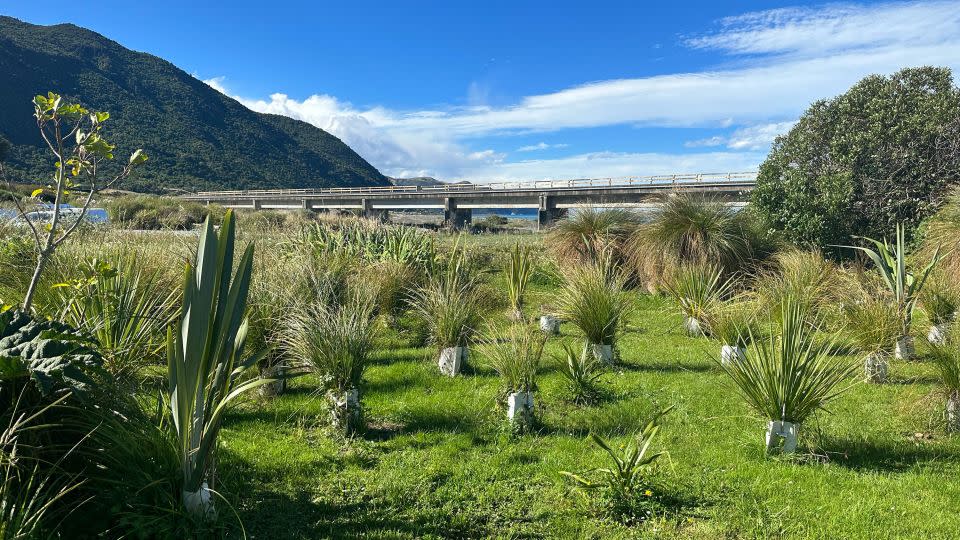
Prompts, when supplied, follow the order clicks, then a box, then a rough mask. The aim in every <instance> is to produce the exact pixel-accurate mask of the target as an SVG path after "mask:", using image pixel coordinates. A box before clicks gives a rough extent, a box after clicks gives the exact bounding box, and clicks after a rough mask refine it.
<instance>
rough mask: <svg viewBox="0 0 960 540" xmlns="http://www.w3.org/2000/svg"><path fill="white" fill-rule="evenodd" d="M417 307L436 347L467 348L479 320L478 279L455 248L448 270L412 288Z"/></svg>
mask: <svg viewBox="0 0 960 540" xmlns="http://www.w3.org/2000/svg"><path fill="white" fill-rule="evenodd" d="M412 302H413V306H414V310H415V312H416V313H417V315H418V316H419V318H420V319H421V321H422V322H423V323H424V324H425V326H426V327H427V329H428V337H429V341H430V343H431V344H433V345H434V346H435V347H436V348H437V349H445V348H448V347H465V346H466V345H467V344H468V342H469V340H470V338H471V337H472V336H473V334H474V333H475V331H476V328H477V325H478V323H479V322H480V310H479V309H478V308H479V305H478V303H479V298H478V296H477V278H476V275H475V273H474V272H473V271H472V270H471V268H470V266H469V264H468V262H467V259H466V257H465V256H464V255H463V252H462V251H460V250H459V249H456V248H455V249H454V252H453V254H452V255H451V259H450V261H449V262H448V266H447V269H446V270H443V271H439V272H437V273H435V274H433V275H432V276H430V278H428V280H427V283H426V284H425V285H424V286H423V287H422V288H420V289H417V290H415V291H413V293H412Z"/></svg>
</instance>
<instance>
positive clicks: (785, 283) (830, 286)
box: [752, 249, 851, 320]
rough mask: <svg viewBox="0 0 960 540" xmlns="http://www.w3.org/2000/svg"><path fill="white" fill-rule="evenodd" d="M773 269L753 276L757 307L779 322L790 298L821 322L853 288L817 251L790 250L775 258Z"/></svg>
mask: <svg viewBox="0 0 960 540" xmlns="http://www.w3.org/2000/svg"><path fill="white" fill-rule="evenodd" d="M771 262H772V264H771V267H770V268H767V269H765V270H761V271H759V272H758V273H756V274H755V275H754V280H753V293H752V294H753V295H754V298H755V299H756V301H757V302H758V304H760V305H761V306H764V307H765V309H766V310H767V311H768V312H769V313H770V314H771V315H772V316H773V317H774V319H779V316H780V315H781V314H782V310H781V307H782V306H783V304H784V302H785V301H786V300H787V299H790V302H791V303H792V304H794V305H796V306H797V307H798V308H799V309H801V310H802V311H803V312H804V313H805V314H807V315H809V316H810V317H811V320H822V319H824V318H826V317H828V316H829V315H831V314H832V313H834V311H835V308H836V306H837V305H838V304H839V303H840V302H841V301H842V294H841V292H842V291H843V290H844V288H845V286H848V285H851V283H850V282H849V281H845V278H848V277H850V276H844V275H842V274H841V272H840V270H839V269H838V268H837V266H836V265H834V264H833V263H831V262H830V261H828V260H826V259H824V258H823V255H821V254H820V252H818V251H803V250H797V249H790V250H786V251H781V252H779V253H777V254H775V255H774V256H773V257H772V261H771Z"/></svg>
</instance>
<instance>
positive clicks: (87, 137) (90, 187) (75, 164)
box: [0, 92, 147, 311]
mask: <svg viewBox="0 0 960 540" xmlns="http://www.w3.org/2000/svg"><path fill="white" fill-rule="evenodd" d="M33 107H34V113H33V115H34V117H35V118H36V120H37V128H38V129H39V130H40V135H41V136H42V137H43V141H44V142H45V143H46V144H47V147H48V148H49V149H50V151H51V152H52V153H53V155H54V157H55V158H56V161H55V163H54V172H53V178H52V181H51V183H50V184H49V185H48V187H47V189H49V190H50V191H51V192H52V193H53V196H54V202H53V208H52V209H51V211H50V213H49V214H48V215H49V222H48V223H42V222H43V221H45V219H44V218H43V215H42V214H41V213H39V212H30V211H29V209H28V206H27V205H26V204H25V203H24V202H22V201H20V200H19V199H16V198H15V199H14V203H15V204H16V206H17V211H18V213H19V215H20V219H21V220H23V222H24V223H26V224H27V226H28V227H29V229H30V232H31V233H32V236H33V240H34V244H35V247H36V251H37V263H36V266H35V267H34V271H33V276H32V277H31V278H30V285H29V286H28V287H27V292H26V294H25V295H24V298H23V305H22V308H23V310H24V311H26V310H29V309H30V305H31V303H32V302H33V295H34V293H36V289H37V284H38V283H39V282H40V276H41V275H42V273H43V269H44V267H45V266H46V264H47V262H48V261H49V260H50V257H51V256H53V253H54V252H55V251H56V249H57V247H59V246H60V245H61V244H63V243H64V242H65V241H66V240H67V239H68V238H70V235H72V234H73V233H74V231H76V230H77V227H78V226H79V225H80V223H81V222H82V221H83V220H84V218H86V216H87V211H88V210H89V208H90V204H91V202H93V197H94V195H96V194H97V193H99V192H100V191H102V190H104V189H107V188H110V187H112V186H114V185H115V184H117V182H119V181H121V180H123V179H124V178H126V177H127V176H130V173H131V172H133V170H134V169H135V168H136V167H138V166H140V165H142V164H143V163H144V162H145V161H147V155H146V154H145V153H144V152H143V150H136V151H135V152H133V154H131V155H130V158H129V159H128V160H127V163H126V164H125V165H124V166H123V167H122V168H121V169H120V171H119V172H117V173H116V174H114V175H113V176H110V177H108V179H107V180H105V181H101V179H100V177H99V168H100V165H101V163H103V162H104V161H106V160H112V159H113V150H114V145H112V144H110V143H109V142H108V141H107V140H106V139H104V138H103V135H102V134H101V132H102V130H103V125H104V123H105V122H106V121H107V120H108V119H109V118H110V113H107V112H96V111H89V110H87V109H85V108H83V107H82V106H80V105H79V104H77V103H69V102H68V101H67V100H65V99H64V98H63V97H62V96H59V95H57V94H54V93H53V92H49V93H48V94H47V95H46V96H37V97H35V98H33ZM2 147H3V145H2V144H0V151H3V150H4V149H3V148H2ZM4 153H5V152H4ZM0 176H2V177H3V178H4V179H5V180H6V182H7V185H8V186H9V185H10V181H9V180H7V179H6V174H5V172H4V170H3V164H2V162H0ZM43 191H44V188H40V189H37V190H35V191H34V192H33V194H32V198H36V197H37V196H38V195H40V194H42V193H43ZM74 192H78V193H85V196H84V197H83V206H82V207H81V209H80V213H79V214H78V215H77V216H76V220H75V221H73V222H70V223H67V222H65V220H64V216H63V215H62V207H63V204H64V203H65V202H66V201H65V198H66V197H67V196H68V195H70V194H72V193H74Z"/></svg>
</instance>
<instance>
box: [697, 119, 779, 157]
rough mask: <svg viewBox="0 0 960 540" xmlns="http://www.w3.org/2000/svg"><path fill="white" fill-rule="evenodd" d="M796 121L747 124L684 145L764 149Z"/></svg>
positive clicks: (732, 148)
mask: <svg viewBox="0 0 960 540" xmlns="http://www.w3.org/2000/svg"><path fill="white" fill-rule="evenodd" d="M795 123H796V122H774V123H772V124H760V125H755V126H747V127H743V128H740V129H737V130H735V131H734V132H733V133H731V134H730V135H727V136H724V135H715V136H713V137H708V138H706V139H698V140H695V141H687V142H685V143H683V145H684V146H685V147H687V148H699V147H704V146H726V147H727V148H729V149H731V150H762V149H764V148H767V147H769V146H770V144H771V143H772V142H773V140H774V139H776V138H777V136H778V135H783V134H784V133H786V132H788V131H790V128H792V127H793V125H794V124H795Z"/></svg>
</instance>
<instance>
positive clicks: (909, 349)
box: [893, 336, 915, 360]
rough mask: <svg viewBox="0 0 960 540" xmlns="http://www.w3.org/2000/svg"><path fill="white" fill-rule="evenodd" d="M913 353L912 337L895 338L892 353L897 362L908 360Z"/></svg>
mask: <svg viewBox="0 0 960 540" xmlns="http://www.w3.org/2000/svg"><path fill="white" fill-rule="evenodd" d="M914 352H915V349H914V346H913V336H900V337H899V338H897V347H896V349H894V351H893V353H894V355H895V356H896V357H897V360H910V359H911V358H913V355H914Z"/></svg>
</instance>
